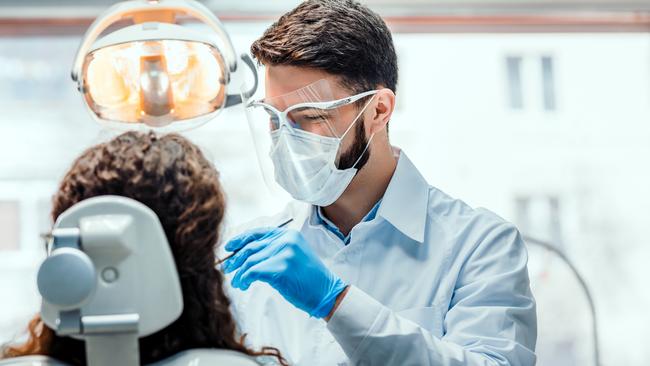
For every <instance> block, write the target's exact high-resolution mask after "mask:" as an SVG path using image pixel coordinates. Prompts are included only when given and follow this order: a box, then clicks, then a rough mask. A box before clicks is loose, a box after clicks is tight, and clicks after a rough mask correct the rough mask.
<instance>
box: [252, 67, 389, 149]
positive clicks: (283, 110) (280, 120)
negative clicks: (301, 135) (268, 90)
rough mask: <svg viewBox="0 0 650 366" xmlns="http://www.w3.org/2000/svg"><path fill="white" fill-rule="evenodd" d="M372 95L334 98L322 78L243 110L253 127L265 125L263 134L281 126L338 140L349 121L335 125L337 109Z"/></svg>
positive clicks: (368, 93) (370, 93) (369, 93)
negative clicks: (251, 117)
mask: <svg viewBox="0 0 650 366" xmlns="http://www.w3.org/2000/svg"><path fill="white" fill-rule="evenodd" d="M375 93H377V91H376V90H371V91H366V92H363V93H359V94H356V95H352V96H347V97H344V98H339V99H334V98H333V93H332V91H331V87H330V85H329V82H328V81H327V80H326V79H323V80H319V81H317V82H315V83H313V84H310V85H308V86H306V87H303V88H301V89H299V90H296V91H293V92H291V93H289V94H285V95H281V96H277V97H273V98H264V99H258V100H254V101H251V102H249V103H248V104H247V105H246V110H247V113H248V114H249V116H251V115H253V116H255V118H253V119H254V120H255V122H254V123H255V124H258V125H259V124H261V123H263V122H265V124H266V128H267V132H268V131H269V130H270V131H274V130H276V129H278V128H280V126H281V125H282V124H285V125H286V126H288V127H291V128H294V129H299V130H303V131H306V132H311V133H315V134H318V135H321V136H327V137H341V136H343V134H344V133H345V132H346V130H347V126H345V125H346V124H349V122H352V120H350V121H342V122H343V123H341V124H339V123H338V121H339V120H340V119H341V111H340V110H339V108H341V107H344V106H346V105H349V104H352V103H354V102H357V101H359V100H361V99H363V98H365V97H368V96H371V95H373V94H375ZM352 118H354V117H352Z"/></svg>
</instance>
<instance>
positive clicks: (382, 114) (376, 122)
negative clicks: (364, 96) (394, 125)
mask: <svg viewBox="0 0 650 366" xmlns="http://www.w3.org/2000/svg"><path fill="white" fill-rule="evenodd" d="M368 109H369V111H368V112H367V113H369V115H368V116H367V117H366V120H367V122H366V128H367V131H366V133H367V134H368V135H372V134H374V133H377V132H379V131H381V130H382V129H384V128H386V124H387V123H388V121H390V118H391V116H392V115H393V111H394V110H395V93H393V91H392V90H390V89H388V88H383V89H379V91H378V92H377V94H375V95H374V98H373V100H372V102H370V106H368Z"/></svg>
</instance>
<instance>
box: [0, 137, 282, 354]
mask: <svg viewBox="0 0 650 366" xmlns="http://www.w3.org/2000/svg"><path fill="white" fill-rule="evenodd" d="M100 195H119V196H124V197H129V198H132V199H135V200H137V201H140V202H141V203H143V204H145V205H146V206H148V207H149V208H151V209H152V210H153V211H154V212H155V213H156V215H157V216H158V218H159V219H160V222H161V223H162V226H163V228H164V230H165V234H166V235H167V239H168V241H169V245H170V247H171V250H172V253H173V255H174V260H175V262H176V268H177V270H178V275H179V278H180V282H181V288H182V291H183V302H184V306H183V312H182V314H181V316H180V317H179V318H178V319H177V320H176V321H174V322H173V323H172V324H170V325H168V326H167V327H165V328H164V329H162V330H160V331H158V332H156V333H154V334H152V335H150V336H147V337H144V338H142V339H140V360H141V362H142V363H151V362H156V361H159V360H161V359H164V358H166V357H169V356H172V355H174V354H176V353H178V352H180V351H183V350H188V349H193V348H224V349H231V350H235V351H239V352H243V353H245V354H248V355H252V356H256V355H263V354H264V355H273V356H276V357H277V358H278V360H279V361H280V362H281V363H283V364H284V360H283V359H282V357H281V356H280V354H279V352H278V350H277V349H274V348H268V347H265V348H263V349H262V351H261V352H254V351H252V350H250V349H248V348H246V347H245V346H244V345H243V336H242V337H237V331H236V324H235V321H234V319H233V317H232V314H231V313H230V310H229V306H230V301H229V300H228V298H227V297H226V295H225V293H224V290H223V281H224V276H223V274H222V273H221V272H220V271H219V270H217V269H216V267H215V250H216V247H217V245H218V243H219V231H220V226H221V222H222V220H223V217H224V210H225V200H224V195H223V192H222V190H221V185H220V183H219V175H218V172H217V170H216V169H215V168H214V167H213V166H212V164H210V162H209V161H208V160H206V159H205V157H204V156H203V154H202V153H201V151H200V150H199V148H198V147H196V146H195V145H194V144H192V143H191V142H189V141H188V140H186V139H185V138H183V137H181V136H180V135H176V134H169V135H164V136H157V135H156V134H154V133H153V132H149V133H138V132H127V133H124V134H122V135H120V136H118V137H116V138H114V139H113V140H111V141H109V142H106V143H102V144H99V145H97V146H94V147H91V148H90V149H88V150H86V151H85V152H84V153H83V154H81V156H80V157H79V158H77V160H76V161H75V162H74V163H73V164H72V167H71V168H70V170H69V171H68V173H67V174H66V175H65V177H64V178H63V181H62V182H61V185H60V187H59V189H58V191H57V192H56V193H55V195H54V198H53V208H52V218H53V219H54V220H56V218H57V217H58V216H59V215H60V214H61V213H63V212H64V211H65V210H67V209H68V208H70V207H71V206H72V205H74V204H76V203H77V202H80V201H82V200H85V199H87V198H91V197H94V196H100ZM28 330H29V335H30V337H29V339H28V341H27V342H26V343H25V344H22V345H18V346H12V347H7V348H5V349H4V350H3V352H2V356H3V357H17V356H23V355H31V354H44V355H49V356H51V357H54V358H56V359H58V360H61V361H63V362H67V363H70V364H73V365H84V364H86V355H85V351H84V344H83V341H79V340H75V339H72V338H70V337H60V336H57V335H56V334H54V332H53V331H52V330H51V329H50V328H48V327H47V326H46V325H45V324H43V322H42V320H41V319H40V317H38V316H37V317H36V318H35V319H33V320H32V321H31V322H30V324H29V327H28Z"/></svg>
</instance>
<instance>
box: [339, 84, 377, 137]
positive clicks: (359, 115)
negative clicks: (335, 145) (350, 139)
mask: <svg viewBox="0 0 650 366" xmlns="http://www.w3.org/2000/svg"><path fill="white" fill-rule="evenodd" d="M375 95H377V94H373V95H372V97H370V100H369V101H368V103H366V105H364V106H363V108H361V112H359V114H357V116H356V117H355V118H354V121H352V123H351V124H350V126H349V127H348V129H347V130H345V132H343V135H341V137H339V140H343V138H344V137H345V135H347V134H348V132H350V129H352V126H354V125H355V124H356V123H357V121H358V120H359V117H361V115H362V114H363V112H365V111H366V108H368V106H369V105H370V102H372V100H373V99H375ZM373 135H374V134H373Z"/></svg>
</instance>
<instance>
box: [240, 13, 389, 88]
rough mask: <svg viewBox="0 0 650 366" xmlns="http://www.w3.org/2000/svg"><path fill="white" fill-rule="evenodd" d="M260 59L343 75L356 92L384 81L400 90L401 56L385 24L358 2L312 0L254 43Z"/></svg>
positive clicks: (341, 76) (252, 49)
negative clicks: (399, 59)
mask: <svg viewBox="0 0 650 366" xmlns="http://www.w3.org/2000/svg"><path fill="white" fill-rule="evenodd" d="M251 53H252V54H253V56H255V58H256V59H257V60H258V62H260V63H262V64H271V65H288V66H304V67H311V68H315V69H320V70H323V71H326V72H328V73H330V74H333V75H336V76H339V77H340V79H341V80H340V82H341V83H342V84H343V85H342V86H344V87H346V88H348V89H350V90H351V91H353V92H355V93H360V92H363V91H366V90H371V89H375V88H377V87H378V86H379V85H381V86H384V87H386V88H389V89H391V90H392V91H393V92H396V91H397V90H396V88H397V55H396V54H395V47H394V46H393V39H392V36H391V33H390V31H389V30H388V27H387V26H386V23H384V21H383V20H382V19H381V17H380V16H379V15H377V14H376V13H374V12H373V11H371V10H370V9H368V7H366V6H364V5H361V4H360V3H358V2H356V1H353V0H309V1H305V2H303V3H302V4H300V5H298V6H297V7H296V8H295V9H293V10H292V11H290V12H289V13H287V14H285V15H283V16H282V17H281V18H280V19H279V20H278V21H277V22H275V23H274V24H273V25H271V26H270V27H269V28H268V29H267V30H266V31H265V32H264V35H263V36H262V37H261V38H260V39H258V40H257V41H255V42H254V43H253V45H252V46H251Z"/></svg>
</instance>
